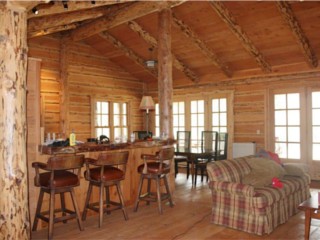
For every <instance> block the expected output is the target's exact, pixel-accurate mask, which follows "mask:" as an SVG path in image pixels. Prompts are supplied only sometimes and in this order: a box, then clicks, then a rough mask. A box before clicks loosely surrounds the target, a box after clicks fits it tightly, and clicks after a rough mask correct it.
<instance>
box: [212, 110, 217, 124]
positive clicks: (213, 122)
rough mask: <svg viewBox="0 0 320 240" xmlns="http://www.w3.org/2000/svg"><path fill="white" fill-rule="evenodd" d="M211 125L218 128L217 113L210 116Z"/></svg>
mask: <svg viewBox="0 0 320 240" xmlns="http://www.w3.org/2000/svg"><path fill="white" fill-rule="evenodd" d="M212 125H213V126H219V113H213V114H212Z"/></svg>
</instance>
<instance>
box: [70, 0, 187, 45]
mask: <svg viewBox="0 0 320 240" xmlns="http://www.w3.org/2000/svg"><path fill="white" fill-rule="evenodd" d="M181 3H183V1H172V2H166V1H156V2H155V1H138V2H133V3H127V4H126V6H125V7H123V8H121V9H120V10H119V11H117V12H116V13H115V14H113V15H112V16H104V17H101V18H98V19H96V20H94V21H92V22H90V23H87V24H84V25H82V26H81V27H79V28H77V29H75V30H73V32H72V34H71V38H72V40H74V41H80V40H82V39H85V38H88V37H90V36H92V35H95V34H97V33H100V32H103V31H106V30H108V29H110V28H113V27H115V26H118V25H120V24H123V23H126V22H128V21H131V20H134V19H136V18H139V17H142V16H145V15H147V14H150V13H153V12H157V11H159V10H161V9H163V8H165V7H168V6H169V7H174V6H177V5H179V4H181Z"/></svg>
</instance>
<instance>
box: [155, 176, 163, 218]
mask: <svg viewBox="0 0 320 240" xmlns="http://www.w3.org/2000/svg"><path fill="white" fill-rule="evenodd" d="M156 184H157V202H158V209H159V213H160V214H162V207H161V192H160V179H159V177H158V176H157V178H156Z"/></svg>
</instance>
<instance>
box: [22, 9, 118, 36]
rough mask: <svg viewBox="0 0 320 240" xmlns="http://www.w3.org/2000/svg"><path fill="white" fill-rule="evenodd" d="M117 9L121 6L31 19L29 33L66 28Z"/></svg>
mask: <svg viewBox="0 0 320 240" xmlns="http://www.w3.org/2000/svg"><path fill="white" fill-rule="evenodd" d="M117 9H119V5H115V6H113V7H110V8H105V7H100V8H92V9H86V10H83V11H75V12H69V11H67V12H64V13H62V14H55V15H49V16H43V17H37V18H31V19H29V20H28V32H35V31H40V30H45V29H48V28H52V27H58V26H65V25H69V24H71V23H75V22H81V21H85V20H88V19H95V18H98V17H102V16H104V15H108V14H110V13H112V12H113V11H116V10H117Z"/></svg>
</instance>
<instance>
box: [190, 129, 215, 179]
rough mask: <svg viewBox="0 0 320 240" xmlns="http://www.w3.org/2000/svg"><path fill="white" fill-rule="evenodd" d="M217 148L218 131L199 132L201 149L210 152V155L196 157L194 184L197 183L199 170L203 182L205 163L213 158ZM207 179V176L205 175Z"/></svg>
mask: <svg viewBox="0 0 320 240" xmlns="http://www.w3.org/2000/svg"><path fill="white" fill-rule="evenodd" d="M217 150H218V132H216V131H202V133H201V151H202V152H212V155H211V157H208V158H197V159H196V160H195V163H194V165H195V178H194V185H196V184H197V175H198V171H199V170H200V174H201V182H203V176H204V174H205V172H206V168H207V164H208V163H209V162H211V161H213V160H215V157H216V152H217ZM207 179H208V176H207Z"/></svg>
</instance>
